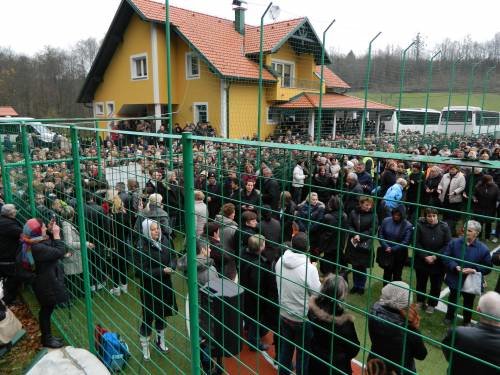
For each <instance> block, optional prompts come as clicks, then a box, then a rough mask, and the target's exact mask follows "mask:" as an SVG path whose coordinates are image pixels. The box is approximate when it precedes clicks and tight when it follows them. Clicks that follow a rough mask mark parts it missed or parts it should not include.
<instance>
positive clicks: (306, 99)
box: [276, 93, 394, 111]
mask: <svg viewBox="0 0 500 375" xmlns="http://www.w3.org/2000/svg"><path fill="white" fill-rule="evenodd" d="M276 107H277V108H287V109H307V108H310V109H312V108H318V107H319V94H310V93H304V94H300V95H299V96H297V97H295V98H293V99H291V100H290V101H288V102H286V103H283V104H280V105H277V106H276ZM322 108H327V109H363V108H364V99H361V98H357V97H355V96H351V95H345V94H325V95H323V102H322ZM366 108H367V109H369V110H379V111H380V110H389V111H390V110H394V107H391V106H389V105H386V104H382V103H377V102H374V101H371V100H368V102H367V104H366Z"/></svg>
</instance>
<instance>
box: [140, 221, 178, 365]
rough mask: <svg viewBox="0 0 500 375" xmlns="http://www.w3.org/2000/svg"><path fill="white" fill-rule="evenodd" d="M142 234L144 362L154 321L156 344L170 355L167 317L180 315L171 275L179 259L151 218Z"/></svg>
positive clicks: (158, 226)
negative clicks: (177, 313) (176, 259)
mask: <svg viewBox="0 0 500 375" xmlns="http://www.w3.org/2000/svg"><path fill="white" fill-rule="evenodd" d="M142 234H143V236H142V237H141V241H140V246H139V251H138V252H137V258H138V259H137V260H136V266H137V269H138V272H137V273H138V277H139V282H140V284H141V289H140V297H141V304H142V324H141V327H140V335H141V338H140V342H141V347H142V353H143V356H144V359H146V360H148V359H149V357H150V354H149V336H150V335H151V327H152V325H153V320H154V322H155V328H156V340H155V344H156V347H157V348H158V350H160V351H161V352H167V351H168V348H167V346H166V344H165V325H166V322H165V317H166V316H172V315H174V314H175V313H176V312H177V303H176V300H175V293H174V289H173V286H172V279H171V277H170V275H171V274H172V273H173V272H174V270H173V265H174V263H175V258H174V256H173V255H172V250H171V249H170V248H169V242H168V239H166V238H165V237H164V236H162V235H161V229H160V224H159V223H158V222H156V221H154V220H151V219H144V221H143V222H142Z"/></svg>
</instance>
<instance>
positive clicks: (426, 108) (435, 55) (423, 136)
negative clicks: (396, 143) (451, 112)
mask: <svg viewBox="0 0 500 375" xmlns="http://www.w3.org/2000/svg"><path fill="white" fill-rule="evenodd" d="M440 54H441V51H438V52H436V53H435V54H434V55H433V56H432V57H431V59H430V60H429V78H428V79H427V93H426V95H425V115H424V132H423V133H422V138H423V139H424V140H425V130H426V127H427V115H428V112H427V111H428V109H429V95H430V93H431V89H432V67H433V64H434V59H435V58H436V57H437V56H438V55H440ZM438 126H439V123H438Z"/></svg>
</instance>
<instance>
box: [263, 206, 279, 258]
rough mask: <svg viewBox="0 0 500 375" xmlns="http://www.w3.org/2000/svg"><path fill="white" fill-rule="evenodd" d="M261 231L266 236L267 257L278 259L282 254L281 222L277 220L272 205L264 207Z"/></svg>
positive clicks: (265, 251) (265, 253)
mask: <svg viewBox="0 0 500 375" xmlns="http://www.w3.org/2000/svg"><path fill="white" fill-rule="evenodd" d="M259 229H260V233H261V234H262V235H263V236H264V237H265V238H266V249H265V250H264V255H265V257H266V258H267V259H268V260H269V261H270V262H274V261H276V260H277V259H278V258H279V257H280V256H281V254H280V243H281V242H280V241H281V224H280V222H279V220H276V219H275V218H274V217H273V215H272V213H271V207H269V206H268V205H267V204H266V205H264V206H263V209H262V220H261V221H260V226H259Z"/></svg>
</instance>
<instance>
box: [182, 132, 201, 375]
mask: <svg viewBox="0 0 500 375" xmlns="http://www.w3.org/2000/svg"><path fill="white" fill-rule="evenodd" d="M182 159H183V168H182V170H183V174H184V192H185V197H186V199H185V203H184V218H185V222H186V253H187V259H188V268H187V271H188V293H189V330H190V336H191V337H190V341H191V374H195V375H196V374H199V373H200V326H199V319H198V316H199V312H198V283H197V279H198V277H197V270H196V218H195V212H194V160H193V139H192V134H191V133H189V132H184V133H182Z"/></svg>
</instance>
